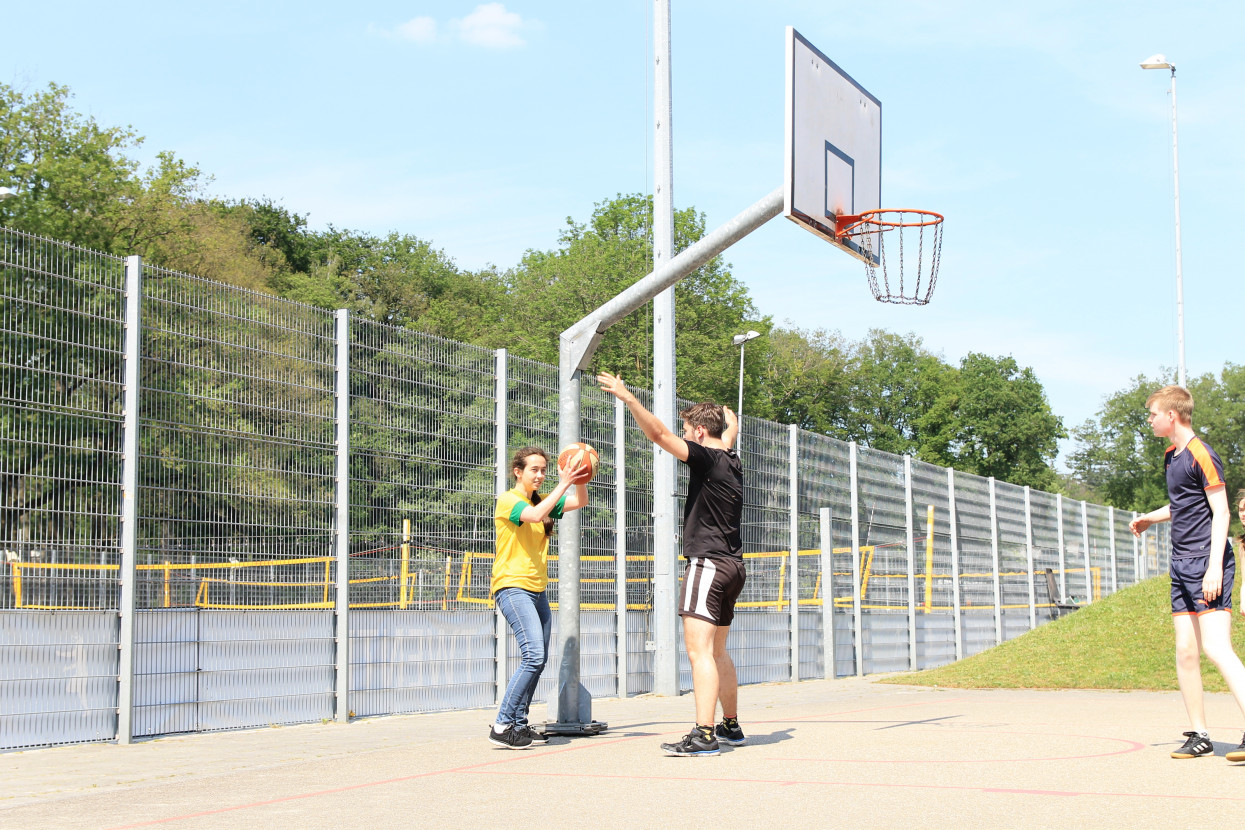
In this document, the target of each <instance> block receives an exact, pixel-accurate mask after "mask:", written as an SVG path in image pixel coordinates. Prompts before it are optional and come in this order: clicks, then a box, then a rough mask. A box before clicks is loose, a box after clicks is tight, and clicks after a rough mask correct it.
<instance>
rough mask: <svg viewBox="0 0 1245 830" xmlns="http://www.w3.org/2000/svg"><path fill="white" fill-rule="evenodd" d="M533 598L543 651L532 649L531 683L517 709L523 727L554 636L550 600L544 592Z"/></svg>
mask: <svg viewBox="0 0 1245 830" xmlns="http://www.w3.org/2000/svg"><path fill="white" fill-rule="evenodd" d="M531 596H532V597H533V605H534V606H535V609H536V615H537V617H538V618H539V619H540V630H541V649H540V651H539V653H537V652H536V650H535V649H532V654H531V667H532V669H533V671H532V672H530V673H529V675H528V678H529V680H530V682H529V684H528V686H527V688H526V689H524V690H523V691H522V693H521V694H520V696H519V703H518V706H517V707H516V709H515V723H519V724H523V725H526V724H527V712H528V708H529V707H530V706H531V705H532V696H533V695H534V694H536V686H537V685H538V684H539V683H540V675H541V673H542V672H543V671H544V669H545V664H546V663H547V662H548V660H549V639H550V637H551V636H552V635H553V612H552V611H550V610H549V598H548V597H547V596H546V594H545V592H544V591H541V592H540V593H539V594H532V595H531ZM523 660H524V662H525V663H526V662H527V660H528V654H527V653H523Z"/></svg>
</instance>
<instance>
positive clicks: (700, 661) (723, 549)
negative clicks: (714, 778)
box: [597, 372, 745, 756]
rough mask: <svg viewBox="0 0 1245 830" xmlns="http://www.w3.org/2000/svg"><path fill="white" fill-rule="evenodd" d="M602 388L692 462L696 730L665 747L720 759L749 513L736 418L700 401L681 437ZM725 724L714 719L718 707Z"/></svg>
mask: <svg viewBox="0 0 1245 830" xmlns="http://www.w3.org/2000/svg"><path fill="white" fill-rule="evenodd" d="M597 382H598V383H600V384H601V388H602V389H604V390H605V391H606V392H609V393H610V394H611V395H613V396H614V397H616V398H618V399H619V400H620V401H622V402H623V403H625V404H626V405H627V409H629V410H631V414H632V416H633V417H634V418H635V420H636V423H637V424H638V425H639V426H640V429H642V430H644V434H645V435H646V436H647V437H648V439H649V440H650V441H652V442H653V443H654V444H656V445H657V446H659V447H661V448H662V449H664V450H665V451H666V452H668V453H670V454H671V455H673V456H674V457H675V458H677V459H679V460H680V461H682V462H683V463H685V464H687V466H688V472H689V475H690V478H689V480H688V485H687V502H686V506H685V507H684V510H683V556H684V558H686V559H687V569H686V570H685V571H684V573H683V586H682V590H680V592H679V616H680V617H682V618H683V643H684V645H685V646H686V647H687V657H688V661H689V662H690V663H691V664H692V691H693V693H694V695H695V698H696V726H695V728H694V729H692V731H691V732H689V733H688V734H687V735H686V736H684V737H683V739H682V740H681V741H678V742H677V743H669V744H662V745H661V748H662V750H663V751H664V752H665V753H666V754H668V755H677V756H693V755H717V754H718V752H719V742H721V743H725V744H728V745H730V746H739V745H740V744H742V743H743V742H744V733H743V730H742V729H740V727H739V720H738V717H737V715H738V708H737V707H738V699H739V680H738V677H737V676H736V674H735V663H734V661H732V660H731V657H730V655H729V654H728V653H727V651H726V637H727V635H728V634H729V633H730V626H731V621H732V620H733V619H734V617H735V600H736V599H738V598H739V593H740V591H742V590H743V587H744V578H745V577H744V559H743V553H742V547H743V544H742V542H741V541H740V537H739V525H740V522H741V520H742V518H743V509H744V474H743V467H742V466H741V465H740V463H739V456H738V455H737V454H736V453H735V450H734V449H733V446H734V443H735V437H736V435H737V434H738V433H739V421H738V419H736V417H735V413H734V412H731V410H730V409H729V408H727V407H724V406H718V405H717V404H713V403H698V404H696V405H695V406H689V407H688V408H687V409H685V410H683V411H682V412H680V413H679V417H681V418H682V419H683V437H682V438H680V437H679V436H677V435H675V434H674V433H673V432H671V431H670V430H669V429H668V428H667V427H666V425H665V424H663V423H662V422H661V420H660V419H659V418H658V417H657V416H656V415H654V414H653V413H652V412H649V411H648V410H647V409H645V408H644V405H643V404H641V403H640V402H639V400H637V399H636V396H635V395H634V394H632V393H631V391H630V390H628V389H627V387H626V386H625V385H624V384H623V382H622V379H621V378H619V377H618V376H616V375H611V374H610V373H608V372H602V373H601V374H599V375H597ZM719 701H721V703H722V722H721V723H718V724H717V726H716V728H715V726H714V720H715V718H716V711H717V705H718V702H719Z"/></svg>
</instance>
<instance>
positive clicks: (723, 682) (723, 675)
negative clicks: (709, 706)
mask: <svg viewBox="0 0 1245 830" xmlns="http://www.w3.org/2000/svg"><path fill="white" fill-rule="evenodd" d="M714 627H715V629H716V631H715V632H714V634H713V662H714V665H715V666H716V667H717V670H718V700H720V701H722V717H724V718H734V717H738V716H739V677H738V675H736V674H735V661H734V660H732V659H731V656H730V655H729V654H728V653H727V652H726V637H727V635H729V634H730V633H731V627H730V626H729V625H719V626H714ZM699 713H700V709H699V707H697V716H698V718H699Z"/></svg>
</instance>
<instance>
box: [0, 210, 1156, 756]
mask: <svg viewBox="0 0 1245 830" xmlns="http://www.w3.org/2000/svg"><path fill="white" fill-rule="evenodd" d="M0 240H2V243H3V250H2V251H0V303H2V305H0V338H2V339H3V347H2V348H3V351H2V352H0V372H2V375H0V396H2V398H3V403H2V405H0V419H2V421H0V423H2V426H3V429H0V442H2V444H0V446H2V450H0V452H2V453H3V466H2V470H0V476H2V478H0V481H2V482H3V494H4V497H3V502H2V503H0V551H3V554H2V555H3V559H4V563H3V567H2V568H0V748H17V747H31V746H44V745H51V744H58V743H69V742H81V741H92V740H113V739H117V740H121V741H128V740H130V739H132V738H133V737H136V736H142V735H157V734H166V733H172V732H190V731H202V730H212V729H231V728H242V727H249V726H262V725H268V724H277V723H297V722H306V721H312V720H318V719H324V718H338V719H341V720H345V719H348V718H349V717H351V716H366V715H377V714H386V713H395V712H418V711H433V710H445V709H461V708H470V707H484V706H490V705H492V704H493V703H494V702H495V701H496V699H497V696H498V694H499V690H501V689H503V688H504V684H505V681H506V678H507V677H508V676H509V674H510V673H511V671H513V669H514V667H515V666H516V664H517V660H518V656H517V653H516V649H515V648H514V644H513V638H512V637H511V636H510V635H509V632H508V629H507V628H506V626H505V625H504V622H503V621H502V620H501V619H500V616H499V615H497V614H496V613H495V611H494V609H493V607H492V603H491V600H490V598H489V577H490V570H491V565H492V556H493V553H492V539H493V526H492V511H493V506H494V502H495V499H496V496H497V494H498V493H499V492H501V491H503V490H504V489H507V488H508V487H509V486H510V484H509V482H508V480H507V477H508V474H509V470H508V468H509V455H510V453H512V452H513V451H514V450H515V449H517V448H518V447H520V446H524V445H528V444H533V445H536V446H539V447H543V448H545V449H546V450H549V449H552V448H553V447H554V444H555V443H556V440H557V395H558V389H557V369H556V367H553V366H547V365H544V364H540V363H535V362H533V361H529V360H524V359H520V358H515V357H513V356H510V355H507V354H506V353H505V351H504V350H503V351H498V352H493V351H489V350H486V349H481V348H478V347H475V346H470V345H465V344H461V343H454V342H450V341H447V340H443V339H439V338H436V337H430V336H427V335H423V334H419V333H416V332H412V331H409V330H405V329H400V328H394V327H391V326H387V325H383V324H380V323H377V322H373V321H370V320H365V319H360V318H353V317H350V316H349V315H347V314H346V313H345V312H337V313H333V312H327V311H324V310H321V309H317V308H312V307H309V306H305V305H300V304H298V303H293V302H289V301H286V300H282V299H279V298H275V297H272V296H269V295H265V294H260V293H256V292H253V291H247V290H243V289H239V288H234V287H230V286H227V285H222V284H219V283H215V282H211V281H208V280H204V279H200V278H197V277H194V276H191V275H188V274H181V273H177V272H173V271H168V270H164V269H160V268H153V267H151V266H148V265H145V264H143V263H142V262H140V261H139V260H138V259H137V258H136V257H130V258H127V259H121V258H117V257H111V256H106V255H102V254H98V253H94V252H91V251H86V250H82V249H79V248H75V247H73V246H70V245H65V244H61V243H57V242H53V241H50V240H46V239H40V238H36V237H31V236H27V235H24V234H21V233H16V232H12V231H0ZM643 394H644V393H641V395H642V397H643ZM581 412H582V423H581V434H582V435H583V438H584V440H586V441H588V442H590V443H592V444H593V445H594V446H595V447H597V449H598V451H599V452H600V455H601V468H600V472H599V474H598V476H597V477H596V479H595V480H594V481H593V482H592V484H591V485H590V488H589V489H590V492H591V500H592V501H591V504H590V506H589V507H588V508H587V509H585V511H584V512H583V514H582V516H583V521H582V523H581V534H582V544H581V553H580V556H581V569H580V579H581V586H580V587H581V596H582V621H581V634H582V643H581V664H582V667H581V680H582V682H583V683H584V685H585V686H586V687H587V688H588V689H589V691H590V692H591V693H592V694H594V695H618V694H624V695H625V694H635V693H641V692H646V691H650V690H652V689H653V686H654V653H653V651H652V648H653V647H654V643H653V634H652V631H653V611H652V599H653V590H652V589H653V528H652V516H651V514H652V510H653V504H652V478H653V455H652V448H651V445H650V444H649V442H648V441H647V440H646V439H645V438H644V436H643V433H642V432H641V431H640V430H639V429H638V428H637V427H636V425H635V423H634V421H633V420H632V419H631V418H629V417H628V416H627V414H626V412H625V409H624V408H623V407H622V405H621V404H620V403H619V402H617V401H615V400H614V399H613V398H612V397H609V396H607V395H605V394H604V393H602V392H600V391H599V390H596V389H586V390H585V391H584V393H583V401H582V406H581ZM743 426H744V429H743V434H742V436H741V443H740V451H741V454H742V457H743V462H744V467H745V471H746V472H745V508H744V529H743V530H744V532H743V538H744V549H745V557H746V559H747V566H748V583H747V586H746V588H745V590H744V593H743V595H742V596H741V598H740V603H739V611H738V613H737V616H736V622H735V625H733V626H732V629H731V637H730V641H729V646H730V649H731V651H732V654H733V656H734V658H735V661H736V663H737V665H738V668H739V676H740V681H741V682H743V683H758V682H765V681H775V680H796V679H805V678H816V677H825V676H827V675H832V676H844V675H851V674H859V673H867V672H879V671H894V670H905V669H912V668H925V667H929V666H936V665H940V664H943V663H947V662H950V661H952V660H954V659H957V658H959V657H962V656H966V655H970V654H974V653H976V652H978V651H981V650H983V649H985V648H988V647H990V646H992V645H995V644H996V643H999V642H1002V641H1004V640H1007V639H1010V638H1011V637H1014V636H1017V635H1018V634H1020V633H1022V632H1024V631H1027V630H1029V629H1030V628H1032V627H1034V626H1036V625H1040V624H1041V623H1043V622H1045V621H1046V620H1048V619H1050V618H1052V616H1053V614H1054V613H1055V611H1056V608H1055V606H1056V605H1057V604H1060V603H1062V602H1064V601H1065V600H1066V599H1068V598H1071V600H1072V601H1073V602H1077V603H1085V602H1089V601H1092V600H1094V599H1097V598H1099V597H1101V596H1104V595H1106V594H1109V593H1111V592H1113V591H1115V590H1118V589H1119V588H1121V587H1124V586H1127V585H1131V584H1133V583H1135V582H1136V581H1138V580H1139V579H1143V578H1145V577H1146V576H1147V575H1152V574H1155V573H1159V572H1160V571H1161V570H1162V569H1165V567H1166V557H1167V550H1168V539H1167V536H1166V526H1158V527H1156V528H1155V529H1154V530H1152V531H1150V532H1148V533H1147V534H1146V535H1145V537H1144V538H1143V539H1142V540H1140V541H1139V540H1135V539H1134V538H1133V537H1132V536H1131V534H1130V533H1129V532H1128V528H1127V523H1128V521H1129V520H1130V519H1131V518H1132V515H1133V514H1127V515H1125V514H1124V513H1123V512H1121V511H1115V510H1112V509H1110V508H1105V507H1100V506H1097V505H1087V504H1084V503H1083V502H1073V501H1069V500H1066V499H1064V498H1062V497H1060V496H1054V495H1050V494H1047V493H1039V492H1035V491H1030V490H1029V489H1028V488H1022V487H1016V486H1014V485H1010V484H1005V483H1002V482H995V481H993V480H991V479H982V478H978V477H975V476H970V475H965V474H962V473H956V472H953V471H950V470H946V469H943V468H939V467H935V466H933V465H929V464H925V463H922V462H920V461H915V460H912V459H909V458H905V457H899V456H894V455H890V454H887V453H883V452H878V451H875V450H870V449H866V448H861V447H857V446H855V445H853V444H848V443H844V442H842V441H837V440H834V439H831V438H827V437H824V436H820V435H815V434H812V433H808V432H804V431H801V430H798V429H795V428H794V427H790V426H784V425H780V424H775V423H771V422H768V421H763V420H760V419H755V418H746V419H745V420H744V424H743ZM679 475H680V478H679V483H678V484H679V490H680V492H682V491H683V490H684V489H685V484H686V481H685V473H684V471H683V470H680V473H679ZM551 554H552V561H551V563H550V569H549V571H550V577H551V580H552V582H553V584H552V585H551V587H550V595H551V597H554V598H556V597H557V580H558V563H557V554H558V540H557V536H556V535H555V537H554V539H553V544H552V548H551ZM1048 570H1049V571H1050V573H1051V577H1052V580H1051V581H1053V582H1054V583H1055V585H1056V590H1055V592H1054V595H1052V593H1051V592H1050V591H1049V589H1048V579H1047V571H1048ZM556 619H557V617H556V615H555V643H556V642H557V640H556ZM555 648H556V646H555ZM551 658H552V659H551V661H550V665H557V658H558V655H557V654H556V653H555V654H554V655H551ZM680 668H681V672H680V674H681V684H682V686H683V687H684V688H690V686H691V677H690V671H689V667H688V664H687V662H686V657H685V656H681V658H680ZM555 683H556V676H555V673H554V672H552V671H549V672H546V676H545V677H544V678H543V679H542V681H541V684H540V687H539V688H538V691H537V699H538V700H548V699H549V698H550V697H552V696H553V689H554V686H555Z"/></svg>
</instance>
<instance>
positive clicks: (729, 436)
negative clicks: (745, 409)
mask: <svg viewBox="0 0 1245 830" xmlns="http://www.w3.org/2000/svg"><path fill="white" fill-rule="evenodd" d="M722 414H723V415H725V416H726V429H724V430H722V443H723V444H726V446H727V447H733V446H735V439H736V438H738V437H739V418H738V416H736V415H735V413H734V412H732V411H731V408H730V407H729V406H724V407H722Z"/></svg>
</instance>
